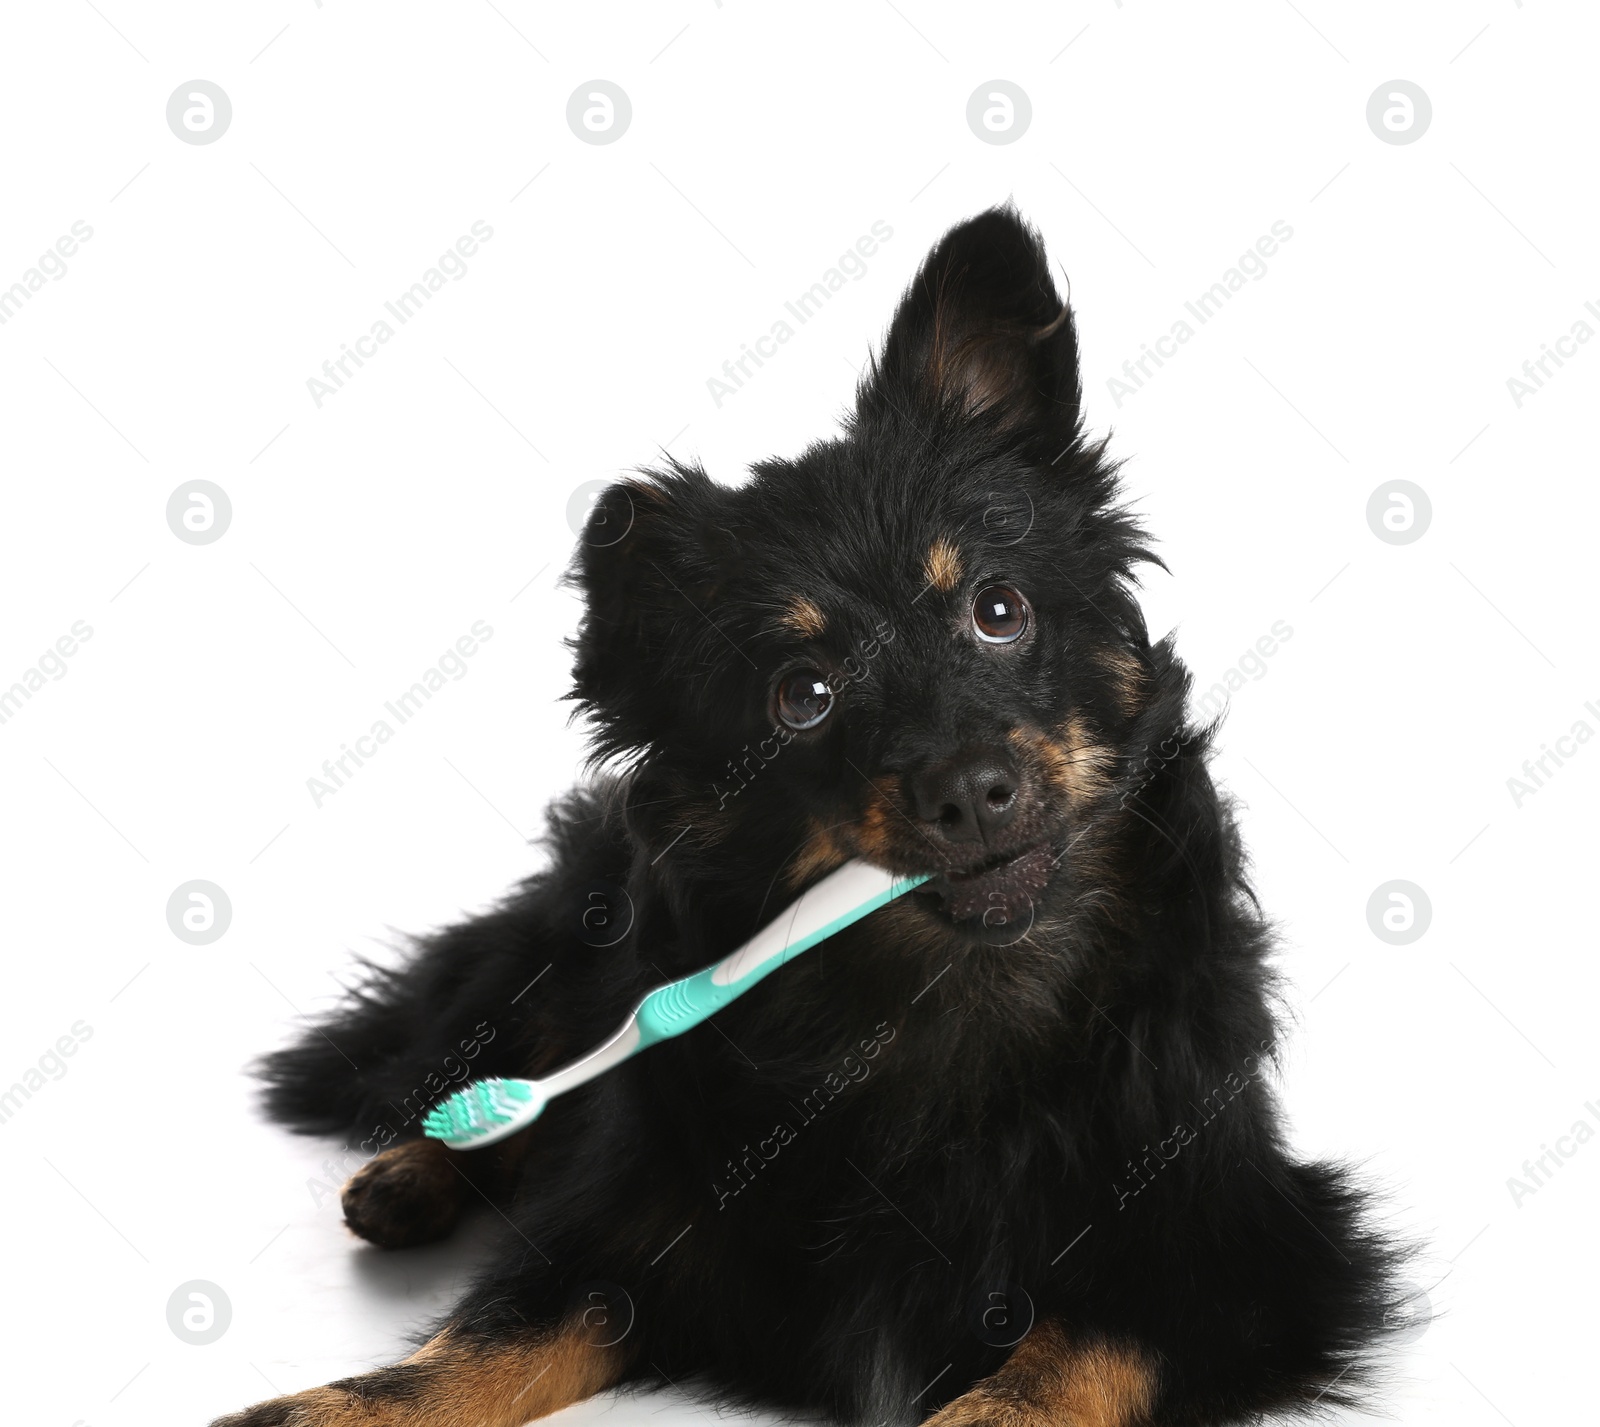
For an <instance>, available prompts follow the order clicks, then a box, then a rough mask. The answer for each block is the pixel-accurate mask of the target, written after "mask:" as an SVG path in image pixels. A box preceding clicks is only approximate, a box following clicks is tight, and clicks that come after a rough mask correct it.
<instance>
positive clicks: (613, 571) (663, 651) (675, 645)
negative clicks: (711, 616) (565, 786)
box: [567, 463, 739, 753]
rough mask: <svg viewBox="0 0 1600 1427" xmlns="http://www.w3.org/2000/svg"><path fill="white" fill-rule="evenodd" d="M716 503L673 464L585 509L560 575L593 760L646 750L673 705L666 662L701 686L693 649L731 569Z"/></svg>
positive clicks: (708, 484)
mask: <svg viewBox="0 0 1600 1427" xmlns="http://www.w3.org/2000/svg"><path fill="white" fill-rule="evenodd" d="M726 495H727V492H726V491H725V490H724V489H723V488H722V487H720V486H718V485H717V484H716V483H715V482H714V481H713V480H712V479H711V478H710V477H709V476H708V475H706V473H705V472H704V471H703V470H701V469H699V468H698V467H696V466H685V465H678V464H677V463H673V465H672V467H671V468H670V469H668V470H665V471H662V472H659V473H652V474H651V475H650V476H648V477H647V478H640V479H629V480H623V481H617V482H615V483H614V484H612V485H610V486H607V487H606V488H605V489H604V490H603V491H601V492H600V494H599V495H598V496H597V497H596V499H595V501H594V504H593V505H592V506H591V507H590V509H589V514H588V518H587V519H586V521H585V523H584V528H583V534H582V536H581V538H580V541H579V544H578V550H577V553H576V555H575V556H574V557H573V561H572V566H571V568H570V570H569V571H568V574H567V581H568V583H570V584H573V585H576V586H577V588H578V589H579V590H580V591H581V592H582V594H583V596H584V606H585V608H584V615H583V620H582V623H581V624H580V625H579V627H578V634H577V637H576V638H575V639H573V640H571V641H569V646H570V647H571V649H572V650H573V652H574V654H575V655H576V658H575V660H574V664H573V671H572V678H573V691H572V694H571V697H572V698H573V699H575V700H576V701H577V702H578V704H579V706H580V707H581V708H582V709H583V710H584V712H585V713H587V714H588V715H589V716H590V717H591V718H592V719H593V720H594V721H595V724H596V726H597V747H598V748H599V750H600V751H601V752H602V753H613V752H618V751H620V750H622V749H626V748H630V747H639V746H642V745H643V744H644V743H645V742H647V741H648V738H649V730H651V729H652V728H654V727H655V726H656V725H658V724H659V723H660V722H661V716H662V710H663V708H665V707H666V706H667V705H669V704H671V703H672V702H673V701H674V699H675V698H676V697H677V696H678V695H677V692H676V691H675V690H674V688H672V687H671V685H672V683H673V676H674V675H675V673H676V671H675V670H672V669H670V668H669V665H670V663H671V662H672V660H673V659H674V658H678V659H681V660H686V661H687V662H688V664H689V665H691V666H693V667H697V668H699V669H700V670H701V673H702V676H703V671H704V667H705V654H704V651H703V650H702V649H701V647H700V646H701V645H702V643H704V642H705V641H706V640H708V639H712V638H714V637H715V626H714V625H712V626H711V627H710V629H709V632H708V629H707V619H708V615H707V612H708V611H710V610H712V609H714V607H715V605H716V601H717V596H718V593H719V588H720V586H721V585H722V583H723V581H724V580H725V579H726V578H727V576H728V575H729V574H730V573H734V572H736V571H737V569H738V562H739V555H738V552H737V550H736V549H735V548H734V546H733V544H732V535H731V533H730V532H729V531H728V530H727V529H725V528H724V520H723V515H722V511H723V504H724V500H725V497H726ZM697 660H698V661H699V663H698V664H696V661H697ZM702 682H703V677H702Z"/></svg>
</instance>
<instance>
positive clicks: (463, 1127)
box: [422, 1080, 533, 1143]
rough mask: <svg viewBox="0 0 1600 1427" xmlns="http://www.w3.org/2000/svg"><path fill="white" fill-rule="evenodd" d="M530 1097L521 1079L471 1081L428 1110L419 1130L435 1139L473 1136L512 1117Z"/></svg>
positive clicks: (497, 1126)
mask: <svg viewBox="0 0 1600 1427" xmlns="http://www.w3.org/2000/svg"><path fill="white" fill-rule="evenodd" d="M532 1098H533V1092H532V1090H530V1089H529V1088H528V1086H527V1084H526V1083H525V1082H523V1081H521V1080H478V1081H474V1082H473V1083H472V1084H471V1085H468V1086H466V1087H464V1088H463V1089H461V1090H458V1091H456V1093H455V1094H454V1095H451V1096H449V1097H448V1098H447V1099H444V1100H441V1101H440V1102H439V1103H438V1104H437V1105H435V1106H434V1107H433V1109H431V1110H429V1111H428V1113H427V1114H426V1115H425V1116H423V1120H422V1130H423V1133H424V1134H425V1135H427V1136H428V1137H429V1138H430V1139H435V1140H449V1141H454V1142H458V1143H459V1142H461V1141H464V1140H471V1139H476V1138H477V1137H478V1136H479V1135H484V1134H487V1133H488V1132H489V1131H490V1130H495V1129H498V1128H499V1127H500V1126H501V1125H504V1124H507V1123H508V1122H509V1121H511V1120H513V1119H515V1118H516V1117H517V1116H518V1115H519V1114H521V1112H522V1110H523V1107H524V1106H526V1105H527V1103H528V1102H529V1101H530V1100H531V1099H532Z"/></svg>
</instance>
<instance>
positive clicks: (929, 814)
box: [911, 748, 1019, 843]
mask: <svg viewBox="0 0 1600 1427" xmlns="http://www.w3.org/2000/svg"><path fill="white" fill-rule="evenodd" d="M1018 783H1019V779H1018V777H1017V768H1016V764H1014V763H1013V762H1012V761H1011V759H1010V757H1009V756H1008V755H1007V754H1006V753H1004V752H1003V751H1002V750H1000V749H997V748H975V749H971V750H968V751H967V752H964V753H959V754H957V755H956V756H955V757H954V758H951V759H947V760H946V761H945V762H943V763H940V764H937V765H935V766H934V767H932V768H929V769H926V770H925V771H923V772H921V773H919V774H917V775H916V776H915V777H913V778H912V779H911V798H912V802H913V803H914V805H915V806H916V810H917V816H918V817H919V818H921V819H922V820H923V821H924V822H926V823H930V824H932V825H933V826H934V827H936V828H937V829H938V830H939V832H940V833H941V834H942V835H943V836H944V837H945V838H946V839H947V840H948V841H950V842H980V843H987V842H989V840H990V839H991V838H992V837H993V836H994V835H995V833H997V832H999V831H1000V829H1001V828H1003V827H1004V826H1005V825H1006V824H1007V823H1008V822H1010V821H1011V819H1012V817H1013V816H1014V815H1015V814H1016V810H1017V787H1018Z"/></svg>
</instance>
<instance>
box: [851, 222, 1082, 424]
mask: <svg viewBox="0 0 1600 1427" xmlns="http://www.w3.org/2000/svg"><path fill="white" fill-rule="evenodd" d="M1080 405H1081V391H1080V382H1079V374H1078V336H1077V330H1076V328H1075V326H1074V324H1073V319H1072V311H1071V309H1070V308H1069V306H1068V305H1067V303H1066V301H1065V300H1064V299H1063V298H1062V297H1061V295H1060V294H1059V293H1058V292H1057V291H1056V285H1055V282H1054V280H1053V278H1052V277H1051V274H1050V264H1049V261H1048V259H1047V258H1046V256H1045V248H1044V241H1043V239H1041V238H1040V236H1039V234H1038V233H1037V232H1036V231H1035V230H1034V229H1033V228H1031V227H1030V226H1029V225H1028V224H1027V223H1026V222H1024V221H1023V219H1022V218H1021V217H1019V216H1018V214H1017V213H1016V212H1015V210H1013V209H1011V208H1010V207H1001V208H991V209H989V210H988V211H987V212H985V213H980V214H979V215H978V216H977V217H976V218H971V219H968V220H967V221H966V222H965V223H961V224H958V225H957V226H956V227H954V228H952V229H951V230H950V231H949V232H948V233H946V234H945V235H944V237H943V238H941V239H940V240H939V242H938V243H937V244H936V245H935V246H934V248H933V250H932V251H931V252H930V253H929V254H928V256H927V257H926V258H925V259H924V260H923V263H922V267H921V268H920V269H919V270H918V272H917V275H916V277H915V278H914V279H913V280H912V283H911V286H910V287H909V288H907V289H906V293H905V296H904V297H903V298H902V299H901V301H900V306H899V308H898V310H897V311H896V312H895V315H894V321H893V322H892V323H891V324H890V327H889V334H888V336H887V338H886V339H885V341H884V347H883V352H882V354H881V356H879V357H878V359H877V360H876V361H875V362H874V363H873V365H872V368H871V370H870V372H869V373H868V375H867V377H866V379H865V380H863V382H862V383H861V386H860V389H859V391H858V392H857V411H858V413H859V414H860V416H861V417H862V418H864V419H867V420H871V419H874V418H881V417H884V416H892V415H894V414H897V413H898V414H909V413H911V412H918V413H921V412H925V411H928V410H929V409H930V408H931V409H933V410H935V411H942V412H947V413H955V414H957V415H967V416H975V415H978V414H980V413H990V414H991V415H992V417H993V419H995V420H996V421H998V422H999V423H1000V424H1001V425H1002V426H1005V427H1009V428H1012V429H1033V430H1039V431H1042V432H1046V433H1049V434H1051V435H1054V436H1057V437H1070V436H1072V435H1074V434H1075V433H1076V432H1077V430H1078V424H1079V408H1080Z"/></svg>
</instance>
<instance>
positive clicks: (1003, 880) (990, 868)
mask: <svg viewBox="0 0 1600 1427" xmlns="http://www.w3.org/2000/svg"><path fill="white" fill-rule="evenodd" d="M1059 861H1060V858H1059V856H1058V855H1057V853H1056V850H1055V848H1054V847H1052V846H1051V845H1050V844H1049V843H1044V842H1041V843H1036V844H1034V845H1033V846H1031V847H1024V848H1019V849H1018V850H1016V851H1013V852H1006V853H1000V854H997V855H995V856H993V857H990V858H987V859H986V860H984V861H983V862H979V863H976V864H974V865H973V866H971V867H967V868H963V869H961V870H959V871H958V870H946V871H944V872H940V873H938V874H937V875H935V876H934V877H932V878H931V879H930V880H929V881H927V882H925V883H923V885H922V886H921V888H919V889H918V895H919V896H921V897H922V899H923V900H924V902H926V903H930V904H932V905H934V906H935V907H936V908H937V910H938V911H939V912H940V913H941V914H942V915H944V916H946V917H948V918H949V919H950V920H951V921H955V922H962V923H967V924H969V925H972V926H974V927H977V928H981V929H984V930H986V931H990V932H1006V931H1010V932H1012V933H1015V934H1016V935H1025V934H1026V932H1027V929H1028V928H1029V927H1030V926H1031V925H1032V922H1033V909H1034V904H1035V903H1036V902H1037V901H1038V899H1039V897H1040V895H1041V894H1042V893H1043V892H1044V890H1045V888H1046V887H1047V886H1049V884H1050V878H1051V875H1052V874H1053V873H1054V872H1055V869H1056V865H1057V863H1058V862H1059Z"/></svg>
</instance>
